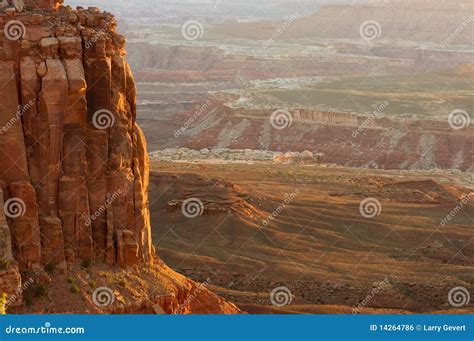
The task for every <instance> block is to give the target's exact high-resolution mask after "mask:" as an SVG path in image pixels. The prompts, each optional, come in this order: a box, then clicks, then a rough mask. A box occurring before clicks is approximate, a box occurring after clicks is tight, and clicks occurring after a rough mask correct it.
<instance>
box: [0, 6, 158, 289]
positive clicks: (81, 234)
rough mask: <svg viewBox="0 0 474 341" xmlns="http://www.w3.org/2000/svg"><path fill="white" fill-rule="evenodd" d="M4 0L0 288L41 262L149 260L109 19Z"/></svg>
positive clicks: (137, 156)
mask: <svg viewBox="0 0 474 341" xmlns="http://www.w3.org/2000/svg"><path fill="white" fill-rule="evenodd" d="M3 3H5V4H7V5H6V6H4V7H0V30H1V32H2V34H1V36H0V82H1V83H0V86H1V87H2V89H1V93H2V96H1V97H0V159H1V162H0V180H1V181H0V184H1V186H0V201H1V204H2V205H1V207H2V210H1V211H0V237H1V239H0V263H1V266H0V267H1V268H0V291H3V292H7V293H14V292H15V290H17V288H18V287H19V286H20V285H21V283H20V281H21V279H20V276H19V275H18V273H19V272H20V271H28V270H34V269H41V268H42V267H45V266H48V265H51V266H55V267H57V268H59V269H65V270H67V268H69V267H70V266H71V265H72V264H74V263H77V261H81V260H82V261H87V262H105V263H108V264H112V265H113V264H118V265H121V266H134V265H139V264H145V263H151V262H152V259H153V250H152V243H151V237H150V235H151V233H150V222H149V209H148V194H147V192H148V159H147V153H146V142H145V138H144V135H143V134H142V131H141V130H140V128H139V127H138V125H137V124H136V121H135V119H136V103H135V102H136V87H135V82H134V79H133V76H132V73H131V71H130V67H129V66H128V64H127V62H126V61H125V49H124V45H125V39H124V37H123V36H121V35H119V34H117V33H116V32H115V28H116V21H115V18H114V17H113V16H112V14H110V13H107V12H101V11H100V10H99V9H97V8H89V9H82V8H78V9H77V10H73V9H71V8H70V7H69V6H68V7H64V6H61V5H60V4H61V3H62V1H57V0H36V1H35V0H29V1H28V0H26V1H24V3H23V1H7V2H3ZM3 202H5V204H3Z"/></svg>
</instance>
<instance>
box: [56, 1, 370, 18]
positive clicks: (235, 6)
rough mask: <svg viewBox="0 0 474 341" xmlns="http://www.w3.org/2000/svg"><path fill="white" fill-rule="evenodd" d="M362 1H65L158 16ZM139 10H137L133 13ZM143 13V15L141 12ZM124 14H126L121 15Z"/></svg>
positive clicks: (252, 13)
mask: <svg viewBox="0 0 474 341" xmlns="http://www.w3.org/2000/svg"><path fill="white" fill-rule="evenodd" d="M360 1H361V0H259V1H253V0H146V1H143V2H138V1H130V0H66V1H65V2H66V3H67V4H69V5H72V6H78V5H79V6H83V7H88V6H97V7H100V8H101V9H103V10H107V11H110V12H115V13H116V14H119V13H117V12H123V11H125V12H127V15H130V14H131V15H133V14H135V15H137V16H139V15H142V16H149V15H150V14H156V15H158V16H159V17H168V16H175V17H176V16H178V17H179V16H183V17H185V16H192V15H198V16H199V15H204V16H210V15H212V14H213V13H214V14H215V15H223V16H235V17H284V16H286V15H288V14H289V13H294V12H295V11H298V12H299V13H300V14H301V15H305V14H310V13H313V12H314V11H316V10H317V9H318V7H319V6H320V5H321V4H327V3H351V2H352V3H353V2H360ZM134 9H136V11H134ZM140 12H141V13H140ZM121 14H123V13H121Z"/></svg>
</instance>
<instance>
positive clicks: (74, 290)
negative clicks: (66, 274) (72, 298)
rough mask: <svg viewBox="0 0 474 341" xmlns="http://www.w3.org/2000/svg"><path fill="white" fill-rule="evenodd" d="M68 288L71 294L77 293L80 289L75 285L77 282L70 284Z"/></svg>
mask: <svg viewBox="0 0 474 341" xmlns="http://www.w3.org/2000/svg"><path fill="white" fill-rule="evenodd" d="M70 290H71V292H72V293H73V294H78V293H80V292H81V289H80V288H79V287H78V286H77V284H73V285H71V288H70Z"/></svg>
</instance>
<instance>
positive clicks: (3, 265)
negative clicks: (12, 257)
mask: <svg viewBox="0 0 474 341" xmlns="http://www.w3.org/2000/svg"><path fill="white" fill-rule="evenodd" d="M9 266H10V261H9V260H8V259H4V258H0V270H6V269H8V268H9Z"/></svg>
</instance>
